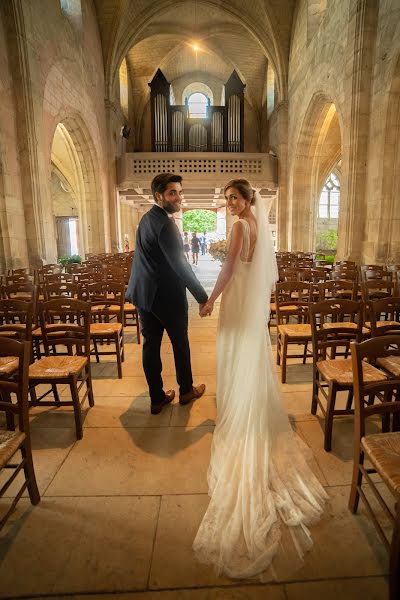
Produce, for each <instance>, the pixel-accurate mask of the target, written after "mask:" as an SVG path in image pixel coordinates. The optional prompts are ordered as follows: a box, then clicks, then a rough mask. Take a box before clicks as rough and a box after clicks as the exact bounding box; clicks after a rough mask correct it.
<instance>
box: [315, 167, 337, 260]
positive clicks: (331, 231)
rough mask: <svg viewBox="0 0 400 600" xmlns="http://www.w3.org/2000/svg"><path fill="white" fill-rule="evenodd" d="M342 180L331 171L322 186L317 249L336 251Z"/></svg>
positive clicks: (328, 251) (327, 251) (318, 214)
mask: <svg viewBox="0 0 400 600" xmlns="http://www.w3.org/2000/svg"><path fill="white" fill-rule="evenodd" d="M339 205H340V181H339V178H338V177H337V175H335V173H331V174H330V175H329V177H328V179H327V180H326V182H325V185H324V187H323V188H322V192H321V195H320V197H319V202H318V206H317V219H316V250H317V252H318V251H321V252H325V253H331V254H333V255H334V254H335V253H336V248H337V232H338V223H339Z"/></svg>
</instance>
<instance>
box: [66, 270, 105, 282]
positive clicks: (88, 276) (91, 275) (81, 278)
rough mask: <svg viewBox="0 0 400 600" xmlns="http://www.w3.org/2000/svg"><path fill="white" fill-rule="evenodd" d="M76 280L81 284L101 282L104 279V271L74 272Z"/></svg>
mask: <svg viewBox="0 0 400 600" xmlns="http://www.w3.org/2000/svg"><path fill="white" fill-rule="evenodd" d="M73 276H74V280H75V282H76V283H79V284H90V283H99V282H102V281H104V273H103V271H85V272H83V273H81V272H76V273H74V274H73Z"/></svg>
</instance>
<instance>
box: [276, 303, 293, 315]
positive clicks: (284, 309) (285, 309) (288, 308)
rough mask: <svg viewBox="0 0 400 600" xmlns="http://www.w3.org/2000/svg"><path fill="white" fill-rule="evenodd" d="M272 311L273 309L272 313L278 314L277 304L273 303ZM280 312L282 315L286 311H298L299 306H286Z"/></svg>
mask: <svg viewBox="0 0 400 600" xmlns="http://www.w3.org/2000/svg"><path fill="white" fill-rule="evenodd" d="M270 309H271V311H274V312H276V302H271V304H270ZM279 310H280V312H281V313H284V312H285V311H286V312H288V311H293V310H297V306H296V305H295V304H288V305H286V306H281V307H280V308H279Z"/></svg>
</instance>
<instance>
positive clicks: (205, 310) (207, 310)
mask: <svg viewBox="0 0 400 600" xmlns="http://www.w3.org/2000/svg"><path fill="white" fill-rule="evenodd" d="M213 310H214V302H210V301H208V302H206V303H205V304H200V305H199V315H200V317H210V316H211V313H212V311H213Z"/></svg>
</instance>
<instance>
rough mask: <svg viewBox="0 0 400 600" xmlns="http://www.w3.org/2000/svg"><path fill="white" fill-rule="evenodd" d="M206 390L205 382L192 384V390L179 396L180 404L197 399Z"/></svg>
mask: <svg viewBox="0 0 400 600" xmlns="http://www.w3.org/2000/svg"><path fill="white" fill-rule="evenodd" d="M205 391H206V386H205V385H204V383H201V384H200V385H196V386H195V385H194V386H192V390H191V391H190V392H187V393H186V394H182V396H179V404H189V402H191V401H192V400H197V398H200V397H201V396H202V395H203V394H204V392H205Z"/></svg>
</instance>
